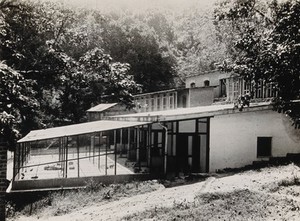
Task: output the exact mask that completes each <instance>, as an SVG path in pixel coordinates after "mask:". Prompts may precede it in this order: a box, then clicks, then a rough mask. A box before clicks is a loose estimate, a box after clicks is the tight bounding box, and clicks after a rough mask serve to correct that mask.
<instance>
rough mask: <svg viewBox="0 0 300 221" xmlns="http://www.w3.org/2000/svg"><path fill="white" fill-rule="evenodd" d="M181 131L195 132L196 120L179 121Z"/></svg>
mask: <svg viewBox="0 0 300 221" xmlns="http://www.w3.org/2000/svg"><path fill="white" fill-rule="evenodd" d="M178 123H179V133H195V131H196V130H195V120H187V121H179V122H178Z"/></svg>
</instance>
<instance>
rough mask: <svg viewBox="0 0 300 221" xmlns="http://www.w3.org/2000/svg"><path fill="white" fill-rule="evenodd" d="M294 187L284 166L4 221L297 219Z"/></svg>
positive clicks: (299, 177) (299, 189)
mask: <svg viewBox="0 0 300 221" xmlns="http://www.w3.org/2000/svg"><path fill="white" fill-rule="evenodd" d="M299 184H300V168H299V167H298V166H296V165H294V164H290V165H287V166H279V167H271V168H264V169H261V170H257V171H246V172H242V173H238V174H235V175H232V176H227V177H222V178H213V177H210V178H207V179H206V181H204V182H198V183H194V184H190V185H182V186H177V187H172V188H158V189H157V190H155V191H152V192H148V193H144V194H139V195H135V196H131V195H129V196H128V197H122V198H119V199H118V200H115V201H109V202H105V203H98V202H95V203H92V204H89V206H86V207H79V208H77V209H76V210H72V211H70V213H67V214H63V215H60V214H57V215H56V216H54V215H50V214H49V213H48V214H47V212H46V211H47V210H50V209H51V207H49V208H48V209H46V211H44V212H43V213H40V214H37V215H34V216H31V217H26V216H17V217H15V219H9V220H28V221H31V220H32V221H33V220H38V219H39V220H49V221H50V220H51V221H52V220H53V221H54V220H55V221H56V220H122V219H123V220H124V219H127V220H143V219H150V220H195V219H199V220H274V219H275V220H300V211H299V208H300V199H299V195H300V186H299ZM87 197H88V196H87ZM74 202H75V201H74V200H73V204H74Z"/></svg>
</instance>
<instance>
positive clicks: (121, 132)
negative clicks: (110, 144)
mask: <svg viewBox="0 0 300 221" xmlns="http://www.w3.org/2000/svg"><path fill="white" fill-rule="evenodd" d="M122 152H123V129H120V157H122Z"/></svg>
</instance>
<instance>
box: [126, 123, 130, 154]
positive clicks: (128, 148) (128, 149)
mask: <svg viewBox="0 0 300 221" xmlns="http://www.w3.org/2000/svg"><path fill="white" fill-rule="evenodd" d="M127 142H128V146H127V159H129V156H130V154H129V151H130V128H128V141H127Z"/></svg>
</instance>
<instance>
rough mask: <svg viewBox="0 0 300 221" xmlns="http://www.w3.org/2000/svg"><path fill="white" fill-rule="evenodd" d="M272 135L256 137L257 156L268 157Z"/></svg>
mask: <svg viewBox="0 0 300 221" xmlns="http://www.w3.org/2000/svg"><path fill="white" fill-rule="evenodd" d="M271 150H272V137H257V157H270V156H271V155H272V154H271Z"/></svg>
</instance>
